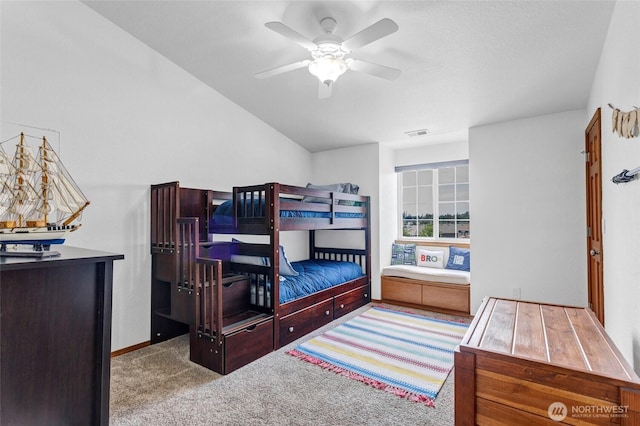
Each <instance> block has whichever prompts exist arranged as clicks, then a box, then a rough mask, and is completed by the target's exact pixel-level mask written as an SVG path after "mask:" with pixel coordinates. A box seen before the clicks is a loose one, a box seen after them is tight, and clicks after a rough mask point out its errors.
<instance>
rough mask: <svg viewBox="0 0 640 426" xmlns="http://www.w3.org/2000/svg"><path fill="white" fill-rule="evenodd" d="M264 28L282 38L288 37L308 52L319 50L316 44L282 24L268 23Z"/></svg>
mask: <svg viewBox="0 0 640 426" xmlns="http://www.w3.org/2000/svg"><path fill="white" fill-rule="evenodd" d="M264 26H265V27H267V28H269V29H270V30H273V31H275V32H277V33H278V34H280V35H282V36H285V37H287V38H288V39H291V40H293V41H294V42H296V43H298V44H299V45H300V46H302V47H304V48H305V49H307V50H315V49H317V48H318V46H317V45H316V44H315V43H314V42H312V41H311V40H309V39H308V38H306V37H305V36H303V35H302V34H300V33H299V32H297V31H296V30H293V29H291V28H289V27H287V26H286V25H285V24H283V23H282V22H267V23H266V24H264Z"/></svg>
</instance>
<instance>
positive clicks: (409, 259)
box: [391, 243, 416, 265]
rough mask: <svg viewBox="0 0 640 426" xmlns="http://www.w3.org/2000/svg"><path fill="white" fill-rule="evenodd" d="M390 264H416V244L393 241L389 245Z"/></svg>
mask: <svg viewBox="0 0 640 426" xmlns="http://www.w3.org/2000/svg"><path fill="white" fill-rule="evenodd" d="M391 264H392V265H415V264H416V245H415V244H396V243H394V244H393V245H392V246H391Z"/></svg>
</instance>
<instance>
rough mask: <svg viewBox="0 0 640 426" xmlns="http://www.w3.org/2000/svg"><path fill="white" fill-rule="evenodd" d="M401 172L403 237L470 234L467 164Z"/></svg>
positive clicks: (466, 235)
mask: <svg viewBox="0 0 640 426" xmlns="http://www.w3.org/2000/svg"><path fill="white" fill-rule="evenodd" d="M400 175H401V179H402V191H401V197H402V200H401V202H402V235H403V236H404V237H429V238H433V237H434V236H437V237H436V238H469V237H470V228H469V225H470V221H471V216H470V213H469V166H468V164H465V165H458V166H444V167H436V168H433V169H425V170H411V171H404V172H401V173H400ZM434 218H437V220H435V219H434Z"/></svg>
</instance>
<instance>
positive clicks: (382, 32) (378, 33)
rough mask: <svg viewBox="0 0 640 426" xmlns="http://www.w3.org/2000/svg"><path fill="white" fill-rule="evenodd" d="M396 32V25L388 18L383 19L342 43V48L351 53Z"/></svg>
mask: <svg viewBox="0 0 640 426" xmlns="http://www.w3.org/2000/svg"><path fill="white" fill-rule="evenodd" d="M396 31H398V24H396V23H395V22H393V21H392V20H391V19H389V18H384V19H381V20H379V21H378V22H376V23H375V24H372V25H370V26H368V27H367V28H365V29H364V30H362V31H360V32H359V33H357V34H355V35H353V36H351V37H350V38H348V39H347V40H345V41H344V42H342V47H345V48H347V49H348V50H351V51H353V50H355V49H357V48H359V47H362V46H365V45H367V44H369V43H372V42H374V41H376V40H379V39H381V38H382V37H385V36H388V35H389V34H392V33H395V32H396Z"/></svg>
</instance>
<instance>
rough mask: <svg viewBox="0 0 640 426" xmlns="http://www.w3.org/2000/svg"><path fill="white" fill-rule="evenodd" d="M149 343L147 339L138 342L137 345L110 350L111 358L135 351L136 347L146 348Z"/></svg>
mask: <svg viewBox="0 0 640 426" xmlns="http://www.w3.org/2000/svg"><path fill="white" fill-rule="evenodd" d="M150 345H151V341H150V340H147V341H146V342H142V343H138V344H137V345H133V346H129V347H126V348H122V349H118V350H117V351H113V352H111V358H114V357H117V356H120V355H124V354H127V353H129V352H133V351H136V350H138V349H142V348H146V347H147V346H150Z"/></svg>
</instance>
